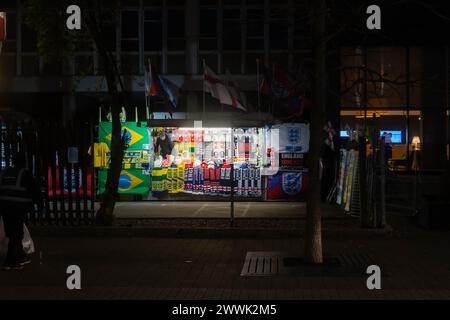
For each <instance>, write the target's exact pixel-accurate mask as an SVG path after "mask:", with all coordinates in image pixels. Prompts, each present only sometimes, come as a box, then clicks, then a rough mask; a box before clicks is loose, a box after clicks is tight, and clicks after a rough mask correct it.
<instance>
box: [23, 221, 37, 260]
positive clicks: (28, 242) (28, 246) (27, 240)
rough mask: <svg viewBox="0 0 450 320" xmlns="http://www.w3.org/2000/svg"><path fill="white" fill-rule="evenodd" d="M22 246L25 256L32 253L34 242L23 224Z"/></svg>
mask: <svg viewBox="0 0 450 320" xmlns="http://www.w3.org/2000/svg"><path fill="white" fill-rule="evenodd" d="M22 246H23V250H24V251H25V253H26V254H32V253H34V242H33V239H31V236H30V232H29V231H28V228H27V226H26V225H25V224H24V225H23V239H22Z"/></svg>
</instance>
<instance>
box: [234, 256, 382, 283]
mask: <svg viewBox="0 0 450 320" xmlns="http://www.w3.org/2000/svg"><path fill="white" fill-rule="evenodd" d="M373 264H376V263H375V261H374V259H373V258H372V257H371V256H370V255H369V254H367V253H364V252H345V253H340V254H338V255H336V256H334V257H332V258H325V259H324V263H323V264H322V265H312V264H308V263H305V262H304V261H303V259H302V258H300V257H299V255H298V254H293V253H286V252H274V251H250V252H247V255H246V257H245V262H244V266H243V267H242V271H241V276H275V275H297V276H337V277H339V276H363V275H365V272H366V269H367V267H368V266H370V265H373Z"/></svg>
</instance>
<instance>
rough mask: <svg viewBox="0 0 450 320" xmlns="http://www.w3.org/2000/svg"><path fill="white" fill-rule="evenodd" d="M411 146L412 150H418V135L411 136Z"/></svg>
mask: <svg viewBox="0 0 450 320" xmlns="http://www.w3.org/2000/svg"><path fill="white" fill-rule="evenodd" d="M411 147H412V149H413V150H417V151H419V150H420V137H419V136H414V137H413V138H412V141H411Z"/></svg>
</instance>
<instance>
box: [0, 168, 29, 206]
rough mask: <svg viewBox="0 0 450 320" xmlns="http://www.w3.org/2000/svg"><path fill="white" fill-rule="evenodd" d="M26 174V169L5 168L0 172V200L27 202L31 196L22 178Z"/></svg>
mask: <svg viewBox="0 0 450 320" xmlns="http://www.w3.org/2000/svg"><path fill="white" fill-rule="evenodd" d="M25 174H26V169H20V170H19V171H17V170H12V169H11V170H8V169H7V170H5V171H3V172H1V173H0V202H13V203H22V204H29V203H32V202H33V201H32V197H31V196H30V193H29V191H28V190H27V188H26V187H25V186H23V185H22V180H23V177H24V175H25Z"/></svg>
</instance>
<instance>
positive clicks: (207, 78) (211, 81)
mask: <svg viewBox="0 0 450 320" xmlns="http://www.w3.org/2000/svg"><path fill="white" fill-rule="evenodd" d="M203 79H204V83H205V84H204V85H205V92H209V93H210V94H211V95H212V96H213V97H214V98H216V99H218V100H220V103H222V104H226V105H229V106H233V107H235V108H238V109H241V110H244V111H245V110H246V109H245V108H244V107H243V106H242V104H241V103H240V102H239V101H238V98H237V97H236V96H234V95H233V94H231V92H230V90H229V88H228V86H227V84H226V83H225V82H224V81H223V80H222V79H220V78H219V76H217V75H216V74H215V73H214V72H213V71H212V70H211V69H210V68H209V67H208V66H207V65H206V64H204V73H203Z"/></svg>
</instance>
